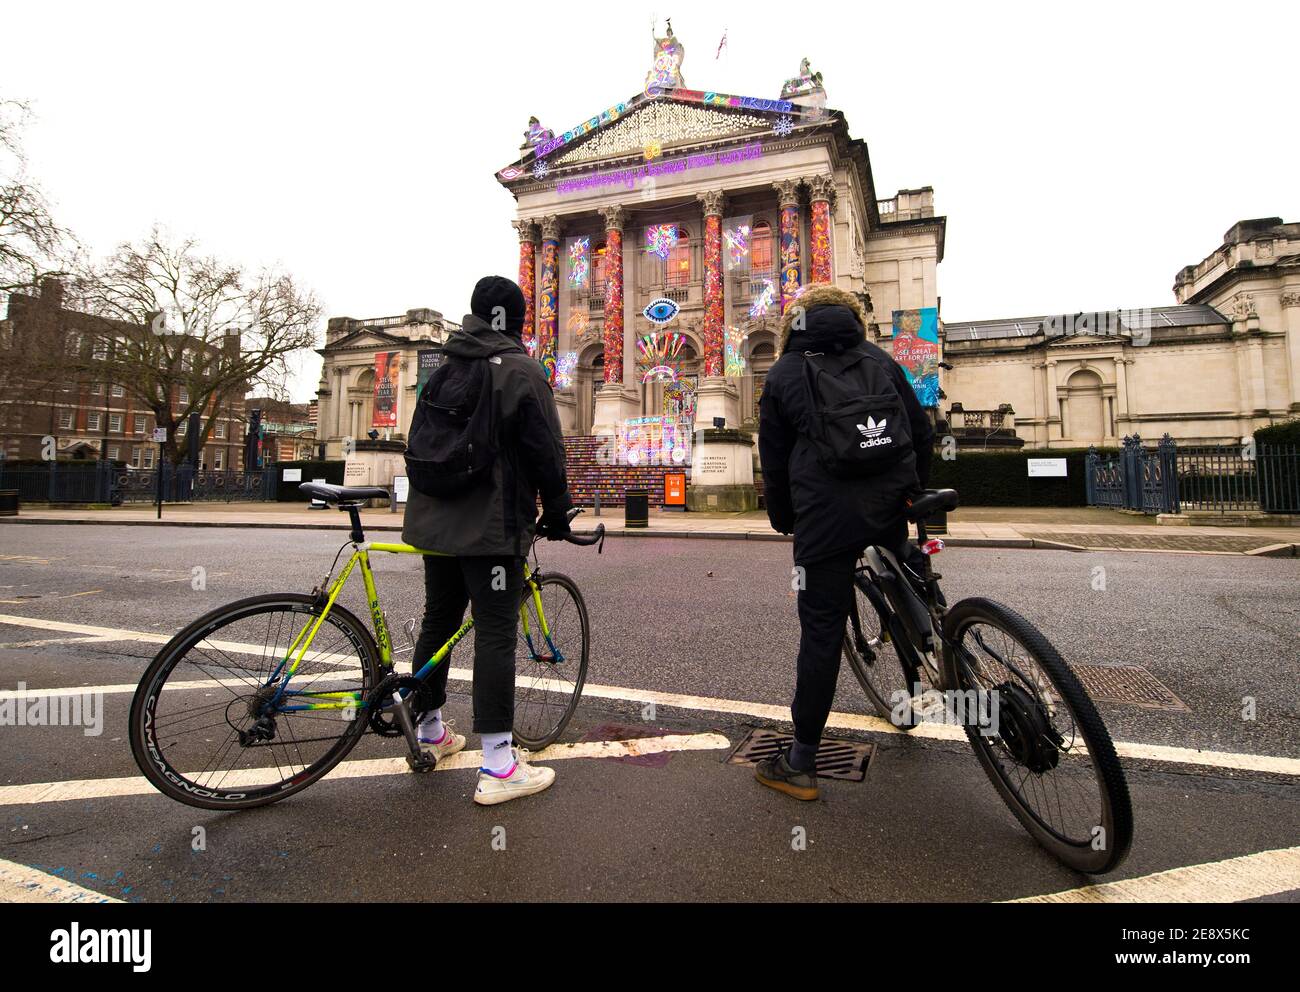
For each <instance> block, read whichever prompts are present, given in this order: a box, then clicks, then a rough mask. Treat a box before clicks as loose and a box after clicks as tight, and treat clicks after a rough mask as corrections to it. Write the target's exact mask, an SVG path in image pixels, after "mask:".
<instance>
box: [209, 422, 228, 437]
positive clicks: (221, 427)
mask: <svg viewBox="0 0 1300 992" xmlns="http://www.w3.org/2000/svg"><path fill="white" fill-rule="evenodd" d="M212 436H213V437H215V438H218V439H220V440H225V437H226V425H225V424H224V423H220V424H217V425H216V426H215V427H213V428H212Z"/></svg>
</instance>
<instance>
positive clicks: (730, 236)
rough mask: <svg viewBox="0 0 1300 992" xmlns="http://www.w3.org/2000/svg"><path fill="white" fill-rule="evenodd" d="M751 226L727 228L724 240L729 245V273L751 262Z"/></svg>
mask: <svg viewBox="0 0 1300 992" xmlns="http://www.w3.org/2000/svg"><path fill="white" fill-rule="evenodd" d="M749 235H750V226H749V224H736V225H734V226H732V227H726V228H724V229H723V232H722V240H723V241H725V242H726V244H727V271H728V272H730V271H732V270H734V269H739V268H742V267H743V266H744V265H745V263H746V262H747V261H748V260H749Z"/></svg>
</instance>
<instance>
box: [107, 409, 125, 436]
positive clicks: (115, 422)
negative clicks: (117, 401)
mask: <svg viewBox="0 0 1300 992" xmlns="http://www.w3.org/2000/svg"><path fill="white" fill-rule="evenodd" d="M122 420H123V417H122V414H120V413H110V414H109V415H108V433H110V434H121V433H122Z"/></svg>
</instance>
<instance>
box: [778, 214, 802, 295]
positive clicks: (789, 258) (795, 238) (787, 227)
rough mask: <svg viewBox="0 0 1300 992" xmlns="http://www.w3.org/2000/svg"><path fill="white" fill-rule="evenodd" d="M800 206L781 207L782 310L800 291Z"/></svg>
mask: <svg viewBox="0 0 1300 992" xmlns="http://www.w3.org/2000/svg"><path fill="white" fill-rule="evenodd" d="M799 282H800V280H799V208H798V207H782V208H781V312H782V313H785V311H786V308H787V307H788V306H790V304H791V303H793V302H794V298H795V296H796V295H797V294H798V292H799Z"/></svg>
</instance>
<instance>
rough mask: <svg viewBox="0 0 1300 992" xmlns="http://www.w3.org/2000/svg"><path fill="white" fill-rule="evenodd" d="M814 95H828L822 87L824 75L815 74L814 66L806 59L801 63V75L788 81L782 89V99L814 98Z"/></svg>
mask: <svg viewBox="0 0 1300 992" xmlns="http://www.w3.org/2000/svg"><path fill="white" fill-rule="evenodd" d="M814 94H821V95H822V96H823V97H825V95H826V90H825V89H824V88H823V86H822V74H821V73H820V72H813V71H812V66H811V65H810V64H809V62H808V60H807V59H806V58H805V59H804V60H803V61H802V62H800V63H799V75H797V76H795V77H794V78H793V79H787V80H786V81H785V83H784V85H782V87H781V99H782V100H789V99H790V98H791V97H796V96H812V95H814Z"/></svg>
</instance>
